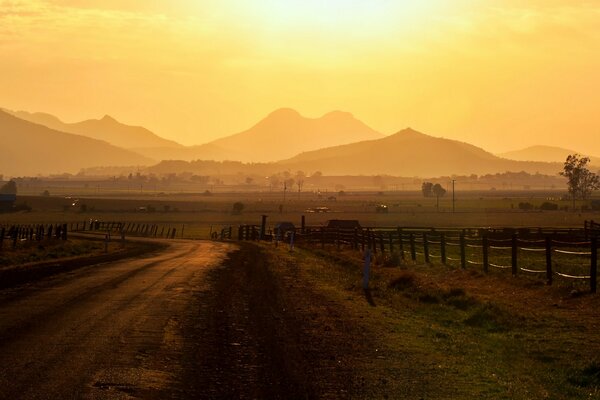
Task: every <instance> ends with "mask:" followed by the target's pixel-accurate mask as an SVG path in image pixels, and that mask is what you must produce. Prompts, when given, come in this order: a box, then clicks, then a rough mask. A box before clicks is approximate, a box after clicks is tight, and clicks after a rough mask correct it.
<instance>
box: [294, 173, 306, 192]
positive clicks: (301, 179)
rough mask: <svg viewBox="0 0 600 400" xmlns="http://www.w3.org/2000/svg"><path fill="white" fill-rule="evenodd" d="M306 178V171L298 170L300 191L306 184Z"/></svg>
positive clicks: (297, 178) (297, 177)
mask: <svg viewBox="0 0 600 400" xmlns="http://www.w3.org/2000/svg"><path fill="white" fill-rule="evenodd" d="M304 178H306V174H305V173H304V171H297V172H296V186H298V193H300V192H301V191H302V187H303V186H304Z"/></svg>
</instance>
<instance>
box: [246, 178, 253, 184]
mask: <svg viewBox="0 0 600 400" xmlns="http://www.w3.org/2000/svg"><path fill="white" fill-rule="evenodd" d="M252 182H254V178H253V177H251V176H248V177H246V185H251V184H252Z"/></svg>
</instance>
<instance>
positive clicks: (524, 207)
mask: <svg viewBox="0 0 600 400" xmlns="http://www.w3.org/2000/svg"><path fill="white" fill-rule="evenodd" d="M519 210H533V204H531V203H519Z"/></svg>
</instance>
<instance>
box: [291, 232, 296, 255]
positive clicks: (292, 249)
mask: <svg viewBox="0 0 600 400" xmlns="http://www.w3.org/2000/svg"><path fill="white" fill-rule="evenodd" d="M295 234H296V232H292V234H291V235H290V251H294V235H295Z"/></svg>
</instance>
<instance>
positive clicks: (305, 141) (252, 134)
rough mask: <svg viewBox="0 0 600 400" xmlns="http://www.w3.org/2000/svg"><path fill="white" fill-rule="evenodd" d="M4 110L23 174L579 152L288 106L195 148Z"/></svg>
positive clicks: (9, 161)
mask: <svg viewBox="0 0 600 400" xmlns="http://www.w3.org/2000/svg"><path fill="white" fill-rule="evenodd" d="M0 113H1V114H0V145H2V148H3V149H7V151H6V153H8V154H9V156H7V157H4V159H3V160H2V161H1V162H0V173H4V174H17V175H35V174H38V173H46V174H47V173H50V172H56V173H58V172H77V171H79V169H81V168H90V167H100V166H131V165H140V166H149V165H153V164H156V163H157V162H158V161H161V160H182V161H190V160H198V159H200V160H215V161H220V160H235V161H242V162H247V163H248V162H249V163H269V164H268V165H269V167H268V169H270V170H273V171H274V172H277V171H283V170H290V171H296V170H303V171H305V172H311V171H321V172H322V173H324V174H328V175H333V174H336V175H346V174H354V175H377V174H389V175H396V176H420V177H434V176H448V175H453V174H457V175H458V174H463V175H464V174H487V173H499V172H506V171H513V172H519V171H525V172H529V173H536V172H539V173H543V174H550V175H555V174H557V173H558V171H560V170H561V169H562V164H561V163H562V162H563V161H564V157H566V156H564V157H563V155H564V152H566V154H570V153H571V152H570V151H569V150H565V149H559V150H563V151H564V152H560V151H559V152H558V153H557V154H558V155H554V154H550V152H547V153H548V154H546V156H547V157H546V158H545V159H543V160H540V161H522V160H514V159H512V160H511V159H508V157H514V158H516V157H524V158H527V157H532V156H529V155H527V153H526V152H525V150H527V149H525V150H524V152H522V153H521V154H520V155H519V154H518V153H516V152H515V153H507V154H505V156H506V157H499V156H497V155H494V154H492V153H489V152H487V151H485V150H483V149H481V148H479V147H476V146H473V145H470V144H468V143H463V142H459V141H456V140H450V139H444V138H439V137H433V136H429V135H426V134H424V133H420V132H418V131H416V130H413V129H411V128H407V129H404V130H402V131H399V132H397V133H395V134H393V135H390V136H384V135H383V134H381V133H379V132H377V131H375V130H374V129H372V128H370V127H368V126H367V125H365V124H364V123H362V122H361V121H359V120H358V119H356V118H355V117H354V116H352V114H350V113H345V112H340V111H334V112H331V113H328V114H325V115H323V116H322V117H320V118H306V117H303V116H302V115H300V114H299V113H298V112H296V111H294V110H292V109H289V108H282V109H279V110H276V111H274V112H272V113H271V114H269V115H268V116H267V117H265V118H264V119H262V120H261V121H259V122H258V123H257V124H256V125H254V126H253V127H251V128H250V129H248V130H245V131H243V132H240V133H237V134H234V135H230V136H227V137H224V138H221V139H218V140H215V141H212V142H209V143H206V144H203V145H199V146H189V147H187V146H182V145H180V144H178V143H176V142H174V141H170V140H166V139H163V138H161V137H160V136H158V135H156V134H154V133H153V132H151V131H149V130H147V129H145V128H142V127H135V126H129V125H125V124H122V123H120V122H118V121H116V120H115V119H114V118H112V117H109V116H105V117H104V118H102V119H99V120H87V121H83V122H78V123H65V122H62V121H61V120H60V119H59V118H57V117H54V116H52V115H50V114H44V113H29V112H23V111H18V112H10V115H9V114H8V113H7V112H2V111H0ZM99 139H102V140H99ZM65 154H68V155H69V156H65ZM59 156H61V157H59ZM554 157H556V158H554ZM547 160H553V161H555V162H547ZM240 165H241V166H242V167H240V168H243V164H241V163H240ZM261 168H262V167H261ZM240 172H243V171H240Z"/></svg>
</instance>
